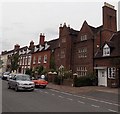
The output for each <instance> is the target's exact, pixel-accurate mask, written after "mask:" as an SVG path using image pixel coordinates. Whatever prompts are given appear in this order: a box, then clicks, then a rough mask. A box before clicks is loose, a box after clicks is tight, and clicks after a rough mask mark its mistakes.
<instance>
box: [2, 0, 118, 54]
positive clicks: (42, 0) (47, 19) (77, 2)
mask: <svg viewBox="0 0 120 114" xmlns="http://www.w3.org/2000/svg"><path fill="white" fill-rule="evenodd" d="M104 2H108V3H110V4H112V5H114V6H115V9H116V10H118V0H97V2H96V0H0V53H1V51H5V50H7V51H9V50H11V49H13V48H14V45H15V44H19V45H20V47H23V46H26V45H27V46H29V43H30V41H32V40H33V41H34V43H35V44H36V45H37V44H38V42H39V35H40V33H44V34H45V40H46V41H49V40H52V39H56V38H58V37H59V26H60V24H64V23H66V25H67V26H68V25H70V27H71V28H73V29H75V30H80V28H81V26H82V24H83V22H84V21H85V20H86V21H87V22H88V24H89V25H91V26H94V27H98V26H100V25H102V6H104Z"/></svg>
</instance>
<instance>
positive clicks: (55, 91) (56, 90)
mask: <svg viewBox="0 0 120 114" xmlns="http://www.w3.org/2000/svg"><path fill="white" fill-rule="evenodd" d="M50 90H51V91H55V92H59V91H57V90H53V89H50Z"/></svg>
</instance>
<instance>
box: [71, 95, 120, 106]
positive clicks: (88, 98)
mask: <svg viewBox="0 0 120 114" xmlns="http://www.w3.org/2000/svg"><path fill="white" fill-rule="evenodd" d="M73 96H75V97H81V98H84V99H85V98H86V99H89V100H93V101H97V102H103V103H106V104H110V105H115V106H120V105H119V104H116V103H111V102H107V101H101V100H97V99H93V98H89V97H83V96H79V95H73Z"/></svg>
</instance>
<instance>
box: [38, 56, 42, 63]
mask: <svg viewBox="0 0 120 114" xmlns="http://www.w3.org/2000/svg"><path fill="white" fill-rule="evenodd" d="M41 62H42V57H41V55H40V56H38V63H41Z"/></svg>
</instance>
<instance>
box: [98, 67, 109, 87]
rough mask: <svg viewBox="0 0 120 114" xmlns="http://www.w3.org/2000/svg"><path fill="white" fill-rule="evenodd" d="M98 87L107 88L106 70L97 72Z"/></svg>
mask: <svg viewBox="0 0 120 114" xmlns="http://www.w3.org/2000/svg"><path fill="white" fill-rule="evenodd" d="M98 86H105V87H107V70H106V69H100V70H98Z"/></svg>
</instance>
